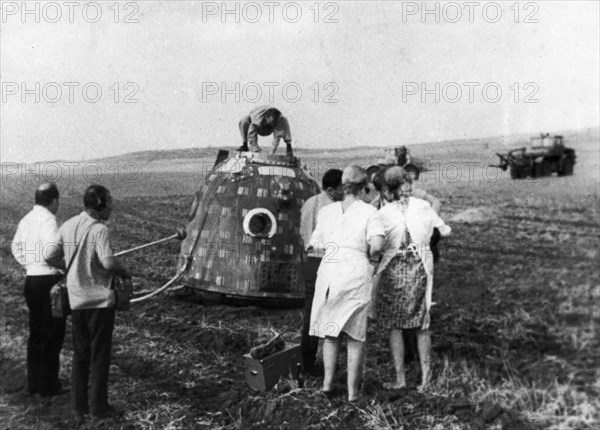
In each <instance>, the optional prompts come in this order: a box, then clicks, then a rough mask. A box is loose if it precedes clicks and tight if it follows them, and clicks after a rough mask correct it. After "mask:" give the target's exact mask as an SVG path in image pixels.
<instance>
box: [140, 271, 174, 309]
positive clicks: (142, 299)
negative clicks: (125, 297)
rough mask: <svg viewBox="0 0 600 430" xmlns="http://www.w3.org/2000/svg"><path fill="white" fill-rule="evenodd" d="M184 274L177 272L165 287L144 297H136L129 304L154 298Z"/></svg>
mask: <svg viewBox="0 0 600 430" xmlns="http://www.w3.org/2000/svg"><path fill="white" fill-rule="evenodd" d="M184 273H185V270H182V271H181V272H179V273H177V274H176V275H175V276H173V277H172V278H171V279H170V280H169V281H168V282H167V283H166V284H165V285H163V286H162V287H160V288H159V289H158V290H155V291H153V292H151V293H150V294H146V295H145V296H142V297H136V298H135V299H132V300H131V303H137V302H141V301H144V300H146V299H149V298H150V297H152V296H155V295H156V294H158V293H160V292H162V291H164V290H166V289H167V288H169V287H170V286H171V285H172V284H173V283H175V282H177V281H178V280H179V278H181V277H182V276H183V274H184Z"/></svg>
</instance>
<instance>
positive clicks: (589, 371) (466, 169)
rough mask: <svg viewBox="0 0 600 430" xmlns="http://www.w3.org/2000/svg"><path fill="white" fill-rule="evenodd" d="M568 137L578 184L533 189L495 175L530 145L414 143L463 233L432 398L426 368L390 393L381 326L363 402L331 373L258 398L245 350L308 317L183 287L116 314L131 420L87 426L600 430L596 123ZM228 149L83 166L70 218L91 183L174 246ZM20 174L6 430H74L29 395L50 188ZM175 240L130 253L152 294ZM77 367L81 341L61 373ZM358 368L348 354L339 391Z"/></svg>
mask: <svg viewBox="0 0 600 430" xmlns="http://www.w3.org/2000/svg"><path fill="white" fill-rule="evenodd" d="M566 139H567V142H568V145H569V146H572V147H573V148H575V150H576V151H577V164H576V165H575V174H574V176H571V177H557V176H552V177H548V178H542V179H536V180H532V179H529V180H519V181H513V180H510V179H509V175H508V172H502V171H500V170H498V169H493V168H488V165H489V164H493V163H496V162H497V158H496V157H495V155H494V153H495V152H500V151H502V152H504V151H505V150H506V148H507V147H511V146H512V145H513V144H515V145H516V142H515V141H516V140H518V139H516V138H515V139H512V140H511V141H505V140H503V139H485V140H484V139H481V140H476V141H462V142H449V143H443V144H435V145H434V144H427V145H418V146H414V147H412V148H411V151H412V155H413V156H415V157H423V158H425V159H427V161H428V167H429V169H430V171H428V172H426V173H425V174H424V175H423V176H422V178H421V180H420V181H419V183H417V185H416V186H420V187H422V188H424V189H426V190H427V191H429V192H430V193H432V194H434V195H436V196H438V197H439V198H440V200H442V202H443V210H442V217H443V218H444V219H445V220H446V222H447V223H448V224H449V225H450V226H451V227H452V229H453V233H452V236H451V237H450V238H448V239H447V240H445V241H443V242H442V245H441V253H442V260H441V261H440V263H439V264H438V266H436V284H435V287H434V302H437V306H435V307H434V308H433V315H432V330H433V345H434V370H433V371H434V374H433V385H432V388H431V390H430V391H429V392H427V393H425V394H421V393H418V392H417V391H416V390H415V389H414V387H415V386H416V383H417V380H418V372H414V371H413V372H411V373H409V384H411V386H412V387H413V388H412V389H410V390H408V391H405V392H402V393H395V394H393V395H392V396H390V395H389V393H385V392H383V391H382V383H383V382H386V381H388V380H390V378H391V377H392V372H393V370H392V365H391V362H390V358H389V351H388V347H387V341H386V337H385V334H384V333H378V332H375V331H374V330H373V329H371V330H370V331H369V339H368V346H367V348H368V356H367V363H366V369H367V371H366V375H365V378H364V384H363V393H364V397H363V398H362V400H361V401H360V402H359V403H358V405H356V406H351V405H348V404H346V403H345V402H344V401H343V398H340V399H336V400H334V401H332V402H330V401H329V400H327V399H326V398H325V397H323V396H322V395H320V394H319V393H318V391H319V388H320V383H321V379H319V378H312V379H308V380H307V381H305V385H304V387H303V388H300V387H299V386H298V384H297V383H296V382H295V381H283V382H282V383H280V384H279V385H278V387H277V389H276V390H272V391H270V392H267V393H256V392H253V391H252V390H251V389H250V388H249V387H247V386H246V385H245V382H244V379H243V361H242V355H243V354H245V353H246V352H248V350H249V349H250V347H251V346H253V345H254V344H255V343H256V342H257V340H258V339H259V338H264V337H265V336H266V335H268V334H269V332H270V330H271V329H273V330H276V331H278V332H279V331H281V330H283V329H287V330H288V332H287V333H286V335H285V338H286V340H287V341H298V342H299V333H300V327H301V322H302V318H301V310H299V309H293V310H268V309H261V308H256V307H239V308H236V307H226V306H221V305H218V306H215V305H208V304H203V303H198V301H197V300H196V299H194V298H193V297H191V296H189V295H186V294H185V293H184V292H183V291H182V290H179V291H177V292H174V293H169V294H163V295H161V296H159V297H158V298H155V299H151V300H148V301H145V302H143V303H140V304H138V305H136V306H134V307H133V309H132V310H131V311H130V312H121V313H119V314H118V316H117V324H116V329H115V339H114V348H113V353H114V358H113V364H112V367H111V381H110V385H109V396H110V400H111V401H112V402H113V404H114V405H115V406H116V407H118V408H121V409H123V410H124V411H125V415H124V416H123V418H121V419H119V420H114V421H103V422H99V423H88V424H87V425H86V426H85V428H110V429H122V428H123V429H192V428H193V429H204V428H205V429H266V428H290V429H300V428H309V429H329V428H371V429H399V428H405V429H487V428H489V429H513V430H516V429H542V428H543V429H557V430H559V429H560V430H562V429H582V430H583V429H597V428H600V400H599V399H600V369H599V366H598V363H599V359H600V341H599V333H598V327H599V324H600V307H599V301H600V269H599V266H600V198H599V183H600V158H599V157H600V139H599V136H598V130H592V131H586V132H581V133H571V134H566ZM215 155H216V150H207V149H201V150H189V151H188V152H179V153H177V152H172V151H171V152H168V153H166V152H165V153H160V152H159V153H146V154H130V155H127V156H123V157H119V158H113V159H105V160H98V161H97V162H93V163H90V164H93V165H94V167H93V169H95V170H93V171H91V172H92V173H90V171H87V173H86V174H85V175H84V174H83V173H82V172H84V171H83V170H82V169H83V166H76V168H74V169H73V175H68V174H63V175H62V177H61V178H60V179H59V180H58V183H59V188H60V190H61V193H62V194H61V208H60V209H59V213H58V217H59V219H60V221H64V220H66V219H68V218H69V217H71V216H73V215H75V214H77V213H78V212H79V211H80V210H81V207H82V206H81V205H82V203H81V196H82V192H83V190H84V189H85V186H86V185H87V184H88V182H89V181H88V180H89V179H97V180H98V182H101V183H103V184H104V185H106V186H107V187H108V188H110V189H111V191H112V192H113V196H114V197H115V199H116V205H115V211H114V212H113V215H112V218H111V220H110V226H111V229H112V232H113V238H114V245H115V247H116V248H118V249H125V248H129V247H132V246H136V245H139V244H141V243H146V242H149V241H152V240H154V239H159V238H163V237H166V236H170V235H171V234H173V233H174V231H175V229H176V228H177V227H178V226H184V225H185V222H186V221H185V219H186V215H187V212H188V209H189V205H190V204H191V201H192V197H193V196H192V194H193V192H194V191H195V190H196V187H197V185H198V184H199V183H200V179H201V175H202V174H203V173H204V172H206V171H208V170H209V169H210V167H211V166H212V163H213V161H214V157H215ZM296 155H297V156H299V157H301V158H302V161H303V162H304V163H306V164H307V166H308V167H309V168H311V169H312V170H313V171H314V176H315V177H316V178H317V179H318V180H320V177H321V176H322V174H323V173H324V172H325V170H327V169H329V168H331V167H335V166H337V167H342V168H343V167H344V166H346V165H348V164H350V163H357V164H360V165H363V166H368V165H370V164H374V163H375V162H376V161H377V159H379V158H381V157H382V156H383V154H382V150H381V149H379V148H359V149H348V150H345V151H339V150H338V151H333V150H332V151H325V150H322V151H317V150H311V151H302V150H301V149H299V150H298V151H297V154H296ZM128 163H129V164H128ZM57 164H58V165H59V167H61V166H63V165H62V164H60V162H57ZM98 166H99V168H100V170H97V169H98ZM10 168H11V169H12V170H9V172H11V174H10V175H8V174H6V172H7V171H6V170H5V169H4V168H3V176H2V189H1V202H0V210H1V217H0V241H1V244H2V247H1V255H0V257H1V259H2V274H1V286H2V287H1V291H0V324H1V325H0V338H1V339H2V342H1V345H0V429H2V430H4V429H62V428H71V427H72V426H73V423H74V420H73V417H72V416H71V412H70V404H69V396H68V395H66V396H62V397H58V398H55V399H54V401H53V402H52V404H50V405H42V404H37V403H30V402H27V401H25V400H23V399H21V397H20V396H19V395H18V393H17V392H18V391H19V390H20V389H21V388H22V387H23V386H24V383H25V365H24V363H25V350H26V348H25V346H26V341H27V332H28V330H27V307H26V305H25V301H24V298H23V296H22V289H23V286H22V285H23V280H24V273H23V271H22V269H21V268H20V267H18V265H17V263H16V262H15V261H14V260H13V258H12V256H11V254H10V240H11V239H12V236H13V235H14V232H15V229H16V225H17V223H18V221H19V219H20V218H21V217H22V216H23V215H24V214H25V213H27V211H28V210H30V208H31V205H32V195H33V190H34V188H35V180H36V178H35V176H34V175H24V176H23V175H22V171H20V170H19V167H18V166H16V165H12V166H11V167H10ZM40 169H43V167H41V168H40ZM40 172H42V176H44V175H47V176H50V174H51V172H52V171H51V170H50V168H48V169H47V170H46V171H44V170H40ZM98 172H101V173H100V174H99V175H98V174H97V173H98ZM94 175H95V176H94ZM43 179H51V178H48V177H47V178H43ZM163 245H164V246H163ZM163 245H161V246H157V247H153V248H148V249H146V250H144V251H142V252H139V253H134V254H131V255H130V256H128V257H126V259H125V262H126V263H127V264H128V265H129V266H130V267H132V268H133V271H134V273H135V275H136V278H135V279H134V283H135V284H136V285H137V287H138V289H143V290H146V289H153V288H157V287H159V286H160V285H162V284H163V283H164V282H166V281H167V280H168V279H170V278H171V277H172V276H173V274H174V273H175V262H176V257H177V254H178V252H179V247H178V243H175V242H167V243H166V244H163ZM68 324H69V323H68ZM69 331H70V327H69V325H68V327H67V333H69ZM71 357H72V343H71V339H70V336H69V334H67V338H66V340H65V346H64V348H63V352H62V357H61V358H62V363H61V366H62V367H61V376H62V378H64V379H65V380H68V378H69V375H70V362H71ZM344 368H345V360H340V372H339V373H340V374H339V378H338V384H339V386H340V388H343V390H345V371H344Z"/></svg>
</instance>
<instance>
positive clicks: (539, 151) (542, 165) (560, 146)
mask: <svg viewBox="0 0 600 430" xmlns="http://www.w3.org/2000/svg"><path fill="white" fill-rule="evenodd" d="M563 140H564V139H563V136H553V137H550V135H549V134H545V135H544V134H541V135H540V136H536V137H532V138H531V141H530V144H529V147H523V148H517V149H513V150H512V151H509V152H508V153H507V154H498V153H497V154H496V155H497V156H498V157H499V158H500V164H498V165H494V167H498V168H501V169H502V170H507V169H510V177H511V178H512V179H521V178H526V177H532V178H538V177H543V176H550V175H552V174H553V173H555V172H556V173H558V175H559V176H568V175H572V174H573V168H574V166H575V150H574V149H571V148H567V147H565V146H564V142H563Z"/></svg>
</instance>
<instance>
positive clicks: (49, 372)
mask: <svg viewBox="0 0 600 430" xmlns="http://www.w3.org/2000/svg"><path fill="white" fill-rule="evenodd" d="M58 199H59V193H58V188H57V186H56V184H54V183H45V184H42V185H40V186H39V187H38V189H37V190H36V191H35V206H34V207H33V209H32V210H31V212H29V213H28V214H27V215H26V216H25V217H24V218H23V219H22V220H21V221H20V222H19V226H18V228H17V232H16V234H15V236H14V238H13V241H12V253H13V256H14V257H15V259H16V260H17V261H18V262H19V263H20V264H21V265H22V266H24V267H25V270H26V272H27V276H26V277H25V301H26V302H27V307H28V308H29V340H28V341H27V390H28V392H27V394H29V395H34V394H39V395H40V396H42V397H50V396H54V395H58V394H62V393H63V392H66V391H65V390H63V389H62V386H61V383H60V381H59V380H58V371H59V367H60V366H59V364H60V363H59V357H60V350H61V348H62V345H63V340H64V338H65V318H54V317H53V316H52V310H51V307H50V290H51V289H52V287H53V286H54V285H55V284H56V283H57V282H58V281H60V279H61V277H62V276H61V274H60V272H59V271H58V269H56V268H55V267H52V266H50V265H49V264H48V263H46V261H45V254H48V253H52V252H53V250H52V248H53V247H54V248H56V247H57V246H58V242H59V240H60V236H59V234H58V225H57V223H56V217H55V216H54V215H55V214H56V212H57V211H58Z"/></svg>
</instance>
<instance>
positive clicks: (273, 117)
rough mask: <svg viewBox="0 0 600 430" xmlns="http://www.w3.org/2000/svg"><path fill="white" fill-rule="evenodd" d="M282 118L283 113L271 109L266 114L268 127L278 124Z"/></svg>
mask: <svg viewBox="0 0 600 430" xmlns="http://www.w3.org/2000/svg"><path fill="white" fill-rule="evenodd" d="M280 116H281V112H279V111H278V110H277V109H275V108H271V109H269V110H267V111H266V112H265V122H266V123H267V124H268V125H273V124H275V123H276V122H277V120H278V119H279V117H280Z"/></svg>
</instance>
